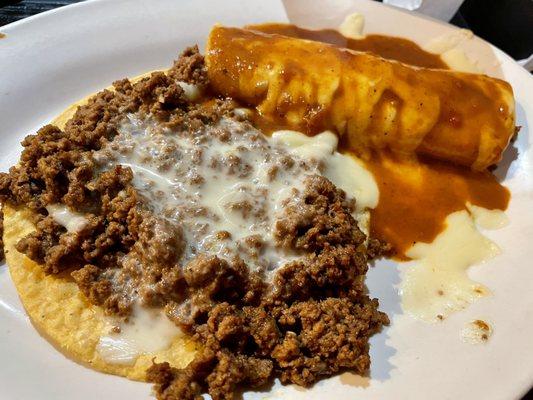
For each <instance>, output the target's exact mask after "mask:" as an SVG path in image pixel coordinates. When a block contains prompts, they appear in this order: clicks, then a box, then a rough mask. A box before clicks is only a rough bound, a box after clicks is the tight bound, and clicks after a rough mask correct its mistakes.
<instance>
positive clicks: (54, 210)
mask: <svg viewBox="0 0 533 400" xmlns="http://www.w3.org/2000/svg"><path fill="white" fill-rule="evenodd" d="M46 210H47V211H48V215H50V216H51V217H52V218H53V219H54V220H55V221H56V222H57V223H58V224H59V225H61V226H64V227H65V228H66V229H67V231H68V232H70V233H75V232H78V231H80V230H81V229H83V227H84V226H85V225H86V224H87V219H86V218H85V217H84V216H83V214H80V213H78V212H76V211H72V210H70V209H69V208H68V207H67V206H66V205H64V204H49V205H47V206H46Z"/></svg>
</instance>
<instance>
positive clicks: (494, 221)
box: [466, 203, 509, 229]
mask: <svg viewBox="0 0 533 400" xmlns="http://www.w3.org/2000/svg"><path fill="white" fill-rule="evenodd" d="M466 207H467V208H468V211H470V214H471V215H472V218H474V222H475V223H476V225H477V226H479V227H480V228H483V229H499V228H503V227H504V226H506V225H507V224H508V223H509V218H507V215H506V214H505V213H504V212H503V211H501V210H497V209H496V210H488V209H486V208H483V207H478V206H474V205H472V204H470V203H467V204H466Z"/></svg>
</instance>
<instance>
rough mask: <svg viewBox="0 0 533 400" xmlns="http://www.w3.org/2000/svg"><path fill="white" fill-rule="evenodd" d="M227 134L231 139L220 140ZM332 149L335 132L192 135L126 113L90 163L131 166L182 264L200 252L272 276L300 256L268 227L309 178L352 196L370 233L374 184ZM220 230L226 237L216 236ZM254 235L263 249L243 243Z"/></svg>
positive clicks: (243, 129) (227, 126)
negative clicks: (181, 240) (172, 233)
mask: <svg viewBox="0 0 533 400" xmlns="http://www.w3.org/2000/svg"><path fill="white" fill-rule="evenodd" d="M225 132H229V133H230V137H229V139H228V138H225V139H221V137H222V136H224V135H222V136H220V135H221V133H225ZM336 148H337V137H336V135H334V134H333V133H332V132H324V133H322V134H320V135H317V136H315V137H307V136H305V135H303V134H301V133H298V132H293V131H282V132H281V131H280V132H276V133H275V134H274V135H273V136H272V137H271V138H268V137H266V136H264V135H263V134H262V133H261V132H259V131H258V130H256V129H255V128H253V127H251V126H250V125H249V124H247V123H243V122H238V121H234V120H231V119H223V120H221V121H220V122H219V124H218V125H216V126H214V127H213V126H211V127H207V128H206V129H205V130H204V131H202V132H198V134H196V133H193V134H191V133H188V132H181V131H172V130H169V129H164V128H162V127H161V126H159V125H158V124H157V123H156V122H155V121H152V120H150V119H144V120H140V119H139V118H137V117H136V116H134V115H130V116H129V118H128V120H126V121H125V122H124V123H123V124H122V125H121V126H120V128H119V134H118V135H117V136H116V137H115V138H114V140H113V142H111V143H110V144H109V145H107V146H105V147H104V148H103V149H102V150H100V151H98V152H95V153H94V158H95V160H96V161H97V162H98V163H100V165H101V167H102V168H103V169H107V168H110V167H111V166H113V165H117V164H121V165H124V166H129V167H130V168H131V169H132V170H133V172H134V181H133V183H134V185H135V186H136V188H137V189H138V190H139V192H140V193H141V194H142V195H144V196H145V197H146V198H147V199H148V204H149V205H150V207H152V208H153V210H154V211H155V212H156V213H158V214H159V215H162V216H164V217H165V218H167V219H169V220H170V221H171V222H173V223H176V224H179V225H180V226H181V227H182V228H183V231H184V236H185V239H186V241H187V246H186V248H185V252H184V255H183V256H182V257H183V258H182V260H181V263H182V264H186V263H187V262H188V261H189V260H191V259H193V258H195V257H196V256H197V255H198V254H200V253H207V254H216V255H218V256H219V257H221V258H226V259H228V260H229V259H231V258H232V257H233V256H235V255H239V256H240V257H241V258H242V259H243V260H244V261H245V262H246V263H247V264H248V265H249V266H250V267H251V268H252V269H260V270H264V271H273V270H274V269H276V268H278V267H279V266H281V265H283V264H285V263H286V262H288V261H291V260H293V259H295V258H297V257H298V255H297V254H293V253H291V252H288V251H286V250H283V249H280V248H277V247H276V246H275V244H274V238H273V227H274V225H275V222H276V220H277V219H278V218H279V216H280V213H281V211H282V204H283V202H284V200H285V199H287V198H288V197H289V196H294V190H296V191H297V192H301V191H302V190H303V188H304V180H305V179H306V178H307V177H308V176H310V175H323V176H325V177H327V178H329V179H330V180H331V181H332V182H333V183H334V184H336V185H337V186H338V187H340V188H341V189H343V190H345V191H346V193H347V195H348V197H349V198H357V203H356V204H357V210H356V211H357V212H356V213H355V217H356V218H357V219H358V221H359V222H360V223H361V228H362V230H363V231H367V227H368V215H367V214H368V212H367V209H368V208H372V207H375V205H376V204H377V201H378V189H377V184H376V183H375V181H374V179H373V176H372V174H371V173H370V172H368V171H367V170H365V169H364V167H363V164H362V163H361V162H359V161H357V160H355V159H354V158H352V157H349V156H345V155H342V154H340V153H338V152H337V151H336ZM287 158H289V159H290V160H292V164H291V165H288V164H286V159H287ZM232 160H234V161H235V160H237V161H238V162H237V165H236V166H232V163H233V161H232ZM273 169H275V170H276V172H275V173H272V170H273ZM197 178H200V179H197ZM245 203H247V204H248V206H247V208H246V207H245V208H243V207H242V204H245ZM221 231H225V232H228V233H229V234H230V235H231V238H230V240H220V239H217V233H219V232H221ZM251 235H258V236H259V237H260V238H261V239H262V240H263V242H264V244H263V246H262V248H261V249H260V250H254V249H253V248H252V246H250V245H249V244H248V243H246V240H247V238H249V237H250V236H251Z"/></svg>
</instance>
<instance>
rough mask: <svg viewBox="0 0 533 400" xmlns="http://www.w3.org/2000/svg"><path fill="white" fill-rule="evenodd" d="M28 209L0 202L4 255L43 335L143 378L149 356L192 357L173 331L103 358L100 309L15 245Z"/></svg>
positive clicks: (82, 359)
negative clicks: (139, 349) (165, 341)
mask: <svg viewBox="0 0 533 400" xmlns="http://www.w3.org/2000/svg"><path fill="white" fill-rule="evenodd" d="M146 75H148V74H144V75H141V76H139V77H137V78H134V79H133V80H134V81H135V80H139V79H140V78H142V77H144V76H146ZM87 99H88V98H86V99H83V100H81V101H79V102H77V103H75V104H73V105H72V106H70V107H69V108H67V109H66V110H65V111H64V112H63V113H62V114H61V115H59V116H58V117H57V118H56V119H54V120H53V121H52V124H54V125H57V126H58V127H60V128H62V127H64V126H65V123H66V122H67V121H68V120H69V119H70V118H71V117H72V115H74V113H75V111H76V109H77V107H78V106H79V105H81V104H84V103H85V102H86V101H87ZM31 213H32V211H30V210H29V209H27V208H25V207H19V208H15V207H13V206H11V205H9V204H5V205H4V244H5V256H6V262H7V264H8V266H9V272H10V274H11V278H12V280H13V282H14V284H15V287H16V289H17V291H18V294H19V297H20V299H21V301H22V304H23V305H24V308H25V309H26V312H27V313H28V315H29V317H30V319H31V321H32V323H33V325H34V326H35V327H36V329H37V330H38V331H39V333H40V334H41V335H42V336H43V337H45V338H46V339H47V340H48V341H49V342H50V343H52V344H53V345H54V346H55V347H56V348H57V349H58V350H60V351H61V352H63V353H64V354H65V355H66V356H68V357H69V358H71V359H73V360H74V361H76V362H79V363H81V364H83V365H86V366H88V367H90V368H93V369H95V370H98V371H101V372H105V373H109V374H115V375H120V376H124V377H127V378H129V379H133V380H139V381H145V371H146V369H147V368H148V367H149V366H150V365H152V359H155V360H156V361H157V362H163V361H168V362H169V363H170V364H171V365H172V366H175V367H178V368H183V367H185V366H186V365H187V364H188V363H189V362H190V361H191V360H192V359H193V358H194V354H195V350H196V344H195V343H194V342H193V341H192V339H191V338H190V337H188V336H186V335H178V336H176V337H175V338H174V340H173V342H172V344H171V345H170V347H169V348H168V349H165V350H162V351H158V352H155V353H146V354H142V355H140V356H139V357H138V358H137V360H136V361H135V362H134V363H133V364H132V365H118V364H111V363H109V362H106V361H105V360H104V359H102V358H101V357H100V356H99V354H98V352H97V351H96V346H97V344H98V341H99V339H100V336H102V335H105V334H107V333H108V330H109V326H108V324H106V316H105V315H104V312H103V310H102V309H101V308H100V307H97V306H95V305H92V304H90V303H89V302H88V301H87V299H86V298H85V297H84V296H83V294H82V293H81V292H80V290H79V288H78V286H77V285H76V284H75V283H74V282H73V281H72V280H70V279H68V278H64V277H60V276H54V275H46V274H45V273H44V272H43V270H42V268H41V266H40V265H38V264H37V263H35V262H33V261H32V260H30V259H29V258H27V257H26V256H25V255H23V254H22V253H19V252H18V251H17V250H16V249H15V244H16V243H17V242H18V241H19V239H21V238H22V237H24V236H26V235H27V234H28V233H30V232H31V231H33V230H34V229H35V227H34V225H33V224H32V222H31V221H32V218H31Z"/></svg>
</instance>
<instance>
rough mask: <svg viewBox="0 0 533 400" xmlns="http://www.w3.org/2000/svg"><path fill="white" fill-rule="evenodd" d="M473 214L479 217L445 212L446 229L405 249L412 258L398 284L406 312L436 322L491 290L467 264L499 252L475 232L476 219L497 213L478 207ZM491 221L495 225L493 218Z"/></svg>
mask: <svg viewBox="0 0 533 400" xmlns="http://www.w3.org/2000/svg"><path fill="white" fill-rule="evenodd" d="M476 213H477V215H478V217H473V216H472V215H470V214H469V212H468V211H457V212H454V213H452V214H450V215H448V217H447V219H446V228H445V229H444V231H443V232H441V233H440V234H439V235H438V236H437V237H436V238H435V240H434V241H433V242H432V243H416V244H415V245H413V246H412V247H411V248H410V249H409V250H408V251H407V252H406V255H407V256H408V257H410V258H412V259H413V261H412V262H409V263H407V265H406V266H405V267H406V268H405V271H404V277H403V279H402V283H401V287H400V293H401V295H402V307H403V309H404V310H405V311H406V312H408V313H409V314H411V315H413V316H415V317H417V318H419V319H422V320H425V321H428V322H432V321H438V320H442V319H444V318H446V317H447V316H448V315H450V314H451V313H452V312H454V311H458V310H461V309H463V308H465V307H466V306H467V305H468V304H470V303H472V302H473V301H474V300H476V299H477V298H479V297H483V296H486V295H487V294H489V293H490V292H489V290H488V289H487V288H486V287H485V286H483V285H481V284H479V283H477V282H474V281H473V280H471V279H470V278H469V277H468V273H467V272H468V268H469V267H470V266H472V265H474V264H480V263H483V262H484V261H486V260H489V259H490V258H492V257H494V256H496V255H497V254H498V253H499V252H500V249H499V248H498V246H497V245H496V244H495V243H494V242H492V241H491V240H489V239H488V238H487V237H485V236H483V235H482V234H481V233H480V232H479V231H478V229H477V228H476V224H475V221H476V220H482V221H483V220H484V219H489V220H490V219H491V218H499V217H500V216H499V215H497V216H496V214H492V215H491V213H490V212H488V211H480V210H479V207H478V210H476ZM479 215H483V218H480V217H479ZM485 222H486V221H485ZM491 222H492V223H493V224H494V220H493V221H491Z"/></svg>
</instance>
